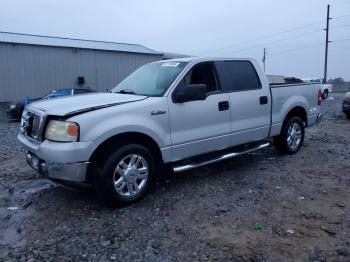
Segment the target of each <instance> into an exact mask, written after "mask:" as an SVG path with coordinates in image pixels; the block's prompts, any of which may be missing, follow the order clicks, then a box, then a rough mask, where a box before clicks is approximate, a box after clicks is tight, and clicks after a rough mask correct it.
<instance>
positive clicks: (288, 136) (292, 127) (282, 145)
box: [273, 116, 305, 155]
mask: <svg viewBox="0 0 350 262" xmlns="http://www.w3.org/2000/svg"><path fill="white" fill-rule="evenodd" d="M304 136H305V128H304V123H303V121H302V120H301V118H300V117H298V116H294V117H291V118H290V119H288V120H287V122H285V123H284V124H283V126H282V130H281V134H280V135H279V136H277V137H274V140H273V142H274V145H275V147H276V149H277V151H278V152H280V153H282V154H289V155H291V154H295V153H297V152H298V151H299V150H300V148H301V147H302V145H303V143H304Z"/></svg>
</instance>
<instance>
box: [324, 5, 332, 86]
mask: <svg viewBox="0 0 350 262" xmlns="http://www.w3.org/2000/svg"><path fill="white" fill-rule="evenodd" d="M330 19H332V18H330V17H329V5H327V27H326V29H325V30H326V50H325V56H324V75H323V84H326V83H327V66H328V43H329V42H330V41H328V33H329V20H330Z"/></svg>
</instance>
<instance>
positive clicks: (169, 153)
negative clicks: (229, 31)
mask: <svg viewBox="0 0 350 262" xmlns="http://www.w3.org/2000/svg"><path fill="white" fill-rule="evenodd" d="M320 89H321V87H320V85H319V84H314V83H310V84H308V83H300V84H285V85H283V84H277V85H270V84H269V83H268V81H267V79H266V77H265V75H264V73H263V71H262V70H261V68H260V66H259V65H258V63H257V62H256V61H255V60H252V59H212V58H210V59H205V58H182V59H174V60H167V61H159V62H154V63H150V64H146V65H144V66H142V67H140V68H139V69H137V70H136V71H135V72H134V73H132V74H131V75H130V76H128V77H127V78H126V79H125V80H123V81H122V82H121V83H120V84H118V85H117V86H116V87H115V88H114V89H112V90H111V92H109V93H92V94H84V95H77V96H72V97H67V98H60V99H51V100H47V101H38V102H34V103H31V104H30V105H28V107H27V108H26V109H25V111H24V113H23V116H22V123H21V131H20V133H19V135H18V138H19V140H20V142H21V143H22V145H23V146H24V148H25V150H26V158H27V162H28V163H29V164H30V165H31V166H32V167H33V168H34V169H35V170H37V171H38V172H40V173H43V174H44V175H46V176H47V177H48V178H49V179H51V180H54V181H57V182H60V183H66V184H67V183H70V184H89V185H93V187H94V188H95V189H96V191H97V193H98V195H99V196H100V197H101V198H102V199H103V200H104V201H105V202H106V203H107V204H110V205H117V204H129V203H132V202H134V201H136V200H138V199H140V198H141V197H142V196H143V195H144V193H145V192H146V190H147V188H149V186H150V185H151V184H152V183H153V182H154V181H155V179H156V178H157V177H158V176H159V175H162V174H161V173H162V172H161V170H168V168H166V169H163V168H162V167H164V166H166V167H170V168H171V169H172V170H173V172H175V173H176V172H182V171H187V170H191V169H192V168H196V167H199V166H203V165H206V164H210V163H214V162H217V161H220V160H224V159H228V158H232V157H235V156H238V155H241V154H245V153H249V152H253V151H255V150H259V149H262V148H265V147H267V146H269V145H270V144H271V143H273V144H274V145H275V147H276V149H277V150H278V151H279V152H280V153H283V154H294V153H296V152H298V151H299V150H300V148H301V147H302V145H303V141H304V129H305V127H309V126H312V125H314V124H316V123H318V122H319V121H320V120H321V118H322V114H321V113H320V103H321V100H322V92H321V91H320Z"/></svg>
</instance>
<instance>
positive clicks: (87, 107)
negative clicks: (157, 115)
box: [28, 93, 147, 116]
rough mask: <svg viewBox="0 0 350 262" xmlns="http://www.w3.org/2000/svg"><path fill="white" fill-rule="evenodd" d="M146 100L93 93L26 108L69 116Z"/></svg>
mask: <svg viewBox="0 0 350 262" xmlns="http://www.w3.org/2000/svg"><path fill="white" fill-rule="evenodd" d="M146 98H147V96H139V95H129V94H118V93H93V94H84V95H75V96H69V97H62V98H53V99H47V100H40V101H37V102H33V103H31V104H30V105H29V106H28V110H31V109H34V110H35V109H39V110H41V111H44V112H45V113H46V114H48V115H54V116H71V115H76V114H81V113H84V112H87V111H91V110H96V109H100V108H105V107H110V106H117V105H121V104H125V103H130V102H135V101H140V100H143V99H146Z"/></svg>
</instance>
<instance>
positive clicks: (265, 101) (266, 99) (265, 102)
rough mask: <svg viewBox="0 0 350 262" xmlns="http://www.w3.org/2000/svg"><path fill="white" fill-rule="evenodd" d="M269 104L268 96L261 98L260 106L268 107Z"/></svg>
mask: <svg viewBox="0 0 350 262" xmlns="http://www.w3.org/2000/svg"><path fill="white" fill-rule="evenodd" d="M268 102H269V99H268V97H267V96H261V97H260V105H266V104H267V103H268Z"/></svg>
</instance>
